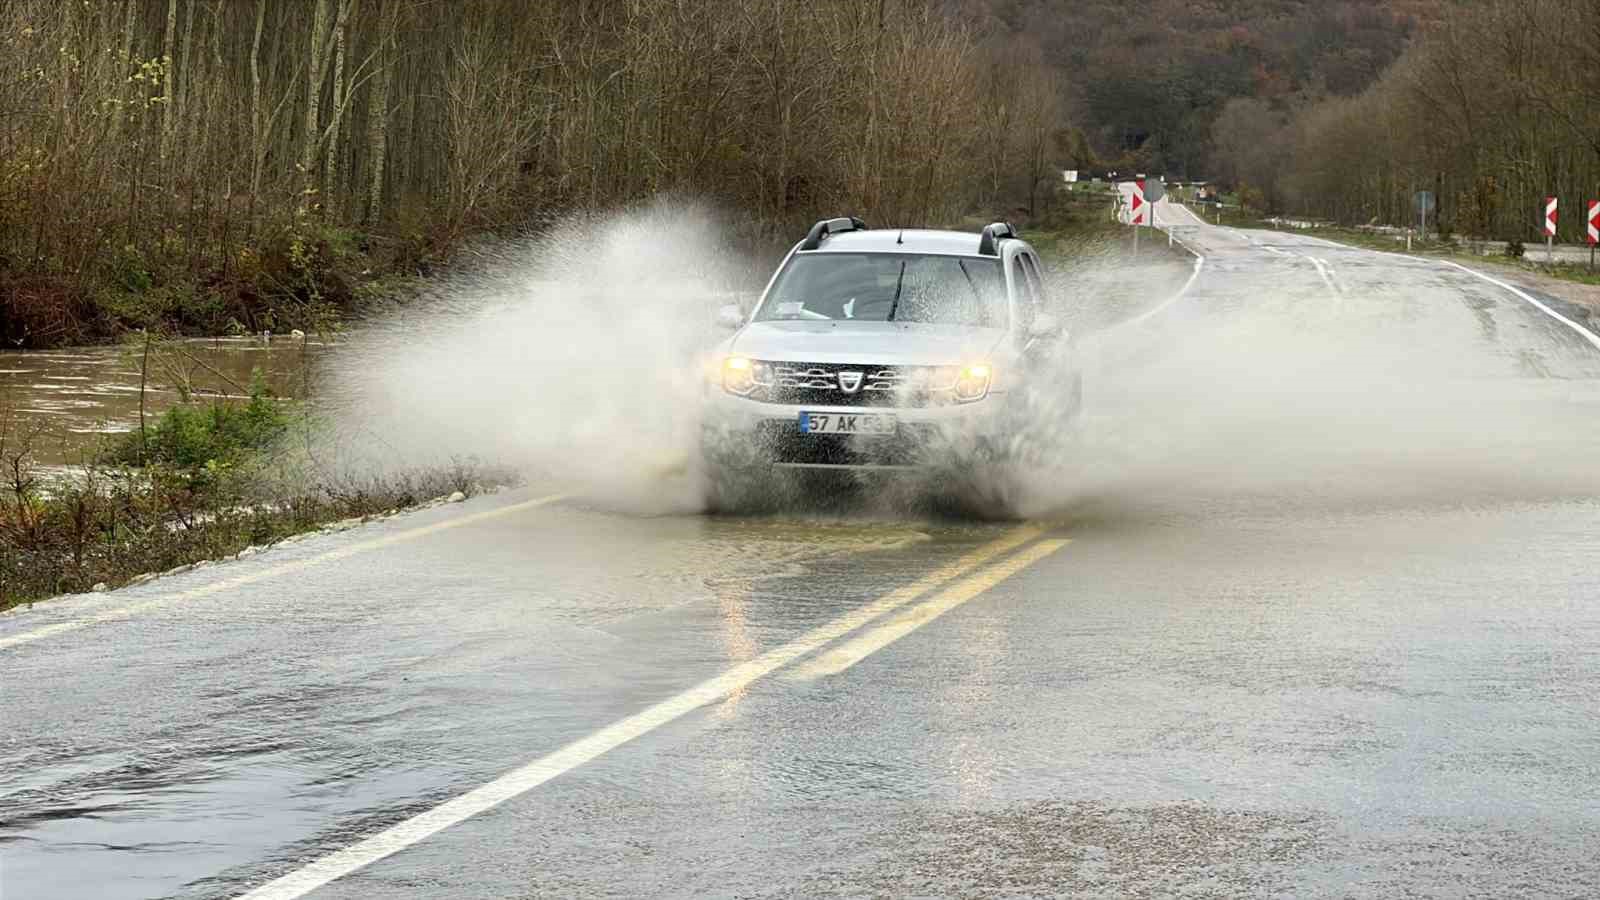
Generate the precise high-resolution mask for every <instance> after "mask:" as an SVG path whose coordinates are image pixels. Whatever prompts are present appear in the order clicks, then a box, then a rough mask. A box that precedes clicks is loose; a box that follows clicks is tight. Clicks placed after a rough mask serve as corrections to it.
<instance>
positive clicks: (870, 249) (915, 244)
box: [801, 228, 978, 256]
mask: <svg viewBox="0 0 1600 900" xmlns="http://www.w3.org/2000/svg"><path fill="white" fill-rule="evenodd" d="M801 252H803V253H942V254H949V255H953V256H977V255H978V235H977V234H976V233H975V232H970V231H936V230H933V229H931V228H905V229H901V228H874V229H869V230H865V231H846V232H842V233H840V234H834V235H830V236H829V237H828V238H827V240H825V241H823V242H822V246H821V247H818V248H817V249H815V250H805V251H801Z"/></svg>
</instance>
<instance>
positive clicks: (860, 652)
mask: <svg viewBox="0 0 1600 900" xmlns="http://www.w3.org/2000/svg"><path fill="white" fill-rule="evenodd" d="M1068 543H1071V542H1070V541H1069V540H1067V539H1065V538H1061V539H1057V540H1049V541H1040V542H1039V543H1037V544H1034V545H1033V546H1032V547H1029V548H1028V549H1026V550H1024V551H1022V552H1021V553H1018V554H1017V555H1016V556H1013V557H1011V558H1010V559H1008V560H1006V561H1004V562H1002V563H999V564H997V565H994V566H991V567H989V568H988V569H985V570H983V571H982V572H978V573H977V574H975V575H972V576H970V577H967V578H964V579H962V580H961V581H959V582H956V583H955V584H953V585H951V586H950V587H948V588H946V589H945V590H943V591H941V592H940V593H938V594H937V595H935V596H934V597H932V598H930V599H928V600H926V601H924V602H922V603H918V604H917V605H916V606H913V607H912V608H910V609H908V610H906V611H905V612H903V613H901V614H900V615H898V616H895V617H894V618H892V619H890V620H889V621H887V622H884V623H883V624H881V625H878V626H876V627H874V628H873V629H872V630H871V631H868V632H866V633H865V634H861V635H857V636H856V637H853V638H851V639H850V640H848V641H845V642H844V643H842V644H839V645H838V646H836V647H833V648H830V649H829V650H827V651H826V652H824V653H822V654H820V655H818V656H816V657H813V658H812V659H810V660H808V661H807V662H806V663H805V664H804V665H801V666H800V667H799V668H797V669H795V670H794V671H793V672H792V673H790V674H789V677H790V678H791V679H792V680H795V681H811V680H814V679H817V678H822V677H825V676H828V675H837V674H839V673H840V672H843V671H844V670H846V669H848V668H850V667H851V666H853V665H855V664H856V663H858V662H860V661H862V660H863V659H866V658H867V657H868V656H870V655H871V654H873V653H876V652H877V651H879V650H882V649H883V648H884V647H887V646H889V645H890V644H892V643H894V642H895V641H898V640H900V639H901V638H903V637H905V636H906V635H908V634H910V633H911V632H913V631H916V630H917V629H918V628H921V627H922V626H924V625H926V624H928V623H929V622H932V621H933V620H934V619H937V618H939V617H940V616H942V615H944V614H945V613H947V612H949V611H950V610H952V609H955V608H956V607H958V606H960V605H961V604H963V603H966V602H967V601H968V600H971V599H972V598H973V597H976V596H978V595H979V594H982V593H984V592H986V591H988V590H989V589H990V588H993V587H994V586H995V585H997V584H999V583H1000V582H1002V581H1005V580H1006V579H1007V578H1010V577H1011V576H1013V575H1015V574H1017V573H1018V572H1020V571H1022V570H1023V569H1026V568H1027V567H1029V566H1031V565H1033V564H1034V563H1036V562H1038V561H1039V560H1041V559H1044V558H1045V557H1046V556H1049V555H1050V554H1052V553H1054V552H1056V551H1057V550H1060V549H1061V548H1062V547H1064V546H1066V545H1067V544H1068Z"/></svg>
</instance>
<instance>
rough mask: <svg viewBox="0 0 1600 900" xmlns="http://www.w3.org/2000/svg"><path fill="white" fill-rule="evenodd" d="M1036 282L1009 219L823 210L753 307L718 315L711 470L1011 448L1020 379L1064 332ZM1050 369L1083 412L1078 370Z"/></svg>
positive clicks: (924, 460)
mask: <svg viewBox="0 0 1600 900" xmlns="http://www.w3.org/2000/svg"><path fill="white" fill-rule="evenodd" d="M1042 289H1043V283H1042V278H1041V272H1040V267H1039V259H1038V256H1037V254H1035V253H1034V250H1033V248H1032V247H1030V246H1028V244H1027V243H1025V242H1024V241H1022V240H1020V239H1018V238H1017V236H1016V232H1015V231H1014V230H1013V229H1012V227H1011V226H1010V225H1008V224H1006V223H1004V222H996V223H995V224H993V225H989V226H987V227H986V228H984V229H983V231H982V233H980V234H972V233H969V232H958V231H929V230H912V229H898V228H894V229H868V228H867V227H866V225H865V224H864V223H863V222H862V221H861V220H860V219H856V218H839V219H827V220H824V221H821V222H818V223H817V224H816V225H814V226H812V228H811V230H810V232H809V233H808V234H807V235H806V237H805V239H804V240H802V241H801V242H800V243H798V244H796V245H795V246H794V248H793V249H791V250H790V251H789V254H788V256H786V257H785V258H784V260H783V264H782V265H780V266H779V267H778V270H777V272H776V273H775V274H774V275H773V276H772V279H771V280H770V281H769V282H768V283H767V287H766V290H765V291H764V292H763V293H762V296H761V299H760V302H758V303H757V304H756V306H755V307H754V309H753V310H751V311H750V313H749V314H748V315H746V314H745V313H744V312H743V311H741V310H740V309H739V307H737V306H728V307H723V308H722V310H721V311H720V313H719V314H718V320H719V322H720V323H721V324H722V325H723V326H724V327H727V328H730V329H732V330H733V334H732V336H730V337H728V338H727V339H726V340H724V341H723V342H721V343H720V344H719V345H718V346H717V348H716V354H715V357H714V360H713V366H714V369H713V370H712V371H711V372H710V373H709V374H710V377H709V378H708V381H707V386H706V395H705V401H706V402H705V409H704V413H705V415H704V419H703V422H704V435H705V440H704V449H705V455H706V459H707V462H708V464H709V467H710V469H711V470H712V474H713V476H714V477H715V476H716V475H718V474H721V473H722V472H723V470H726V469H729V468H743V467H749V466H785V467H800V468H843V469H859V468H909V467H923V466H938V465H940V464H942V463H947V462H952V461H954V462H964V461H967V460H969V459H970V458H971V457H972V456H974V455H977V456H980V457H985V458H992V457H993V456H994V455H996V454H1003V453H1005V450H1006V447H1007V445H1008V442H1009V440H1010V438H1011V435H1012V434H1013V433H1014V432H1015V430H1016V428H1017V427H1018V424H1019V422H1018V419H1019V417H1025V416H1026V415H1027V413H1026V407H1027V406H1028V404H1027V403H1026V402H1022V401H1023V393H1024V390H1023V389H1024V388H1025V387H1027V386H1028V383H1029V382H1030V381H1032V382H1038V381H1040V376H1041V374H1042V373H1043V372H1044V371H1045V369H1046V368H1047V363H1049V362H1050V361H1051V360H1052V358H1054V359H1055V361H1056V362H1059V356H1058V355H1057V354H1054V353H1053V352H1052V351H1051V348H1052V347H1054V346H1056V345H1058V344H1059V343H1060V341H1061V340H1062V338H1063V337H1064V334H1063V332H1062V329H1061V326H1060V323H1059V322H1058V321H1057V319H1056V318H1055V317H1053V316H1051V315H1049V314H1048V313H1046V312H1045V311H1044V310H1043V309H1042V301H1043V296H1042ZM1048 368H1049V369H1050V370H1051V371H1056V370H1055V366H1053V365H1051V366H1048ZM1049 380H1050V381H1052V382H1054V384H1052V385H1051V386H1050V389H1051V390H1052V391H1054V392H1056V393H1058V394H1059V395H1060V398H1061V399H1062V400H1064V401H1065V402H1066V405H1070V406H1071V407H1072V408H1073V409H1075V408H1076V406H1077V399H1078V396H1079V393H1080V391H1081V388H1080V382H1079V379H1078V376H1077V374H1076V371H1075V370H1072V371H1067V370H1061V371H1060V372H1058V373H1057V377H1052V378H1050V379H1049ZM1056 408H1057V409H1061V408H1064V405H1063V404H1060V403H1058V404H1056Z"/></svg>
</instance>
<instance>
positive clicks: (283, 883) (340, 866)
mask: <svg viewBox="0 0 1600 900" xmlns="http://www.w3.org/2000/svg"><path fill="white" fill-rule="evenodd" d="M1043 531H1044V529H1042V528H1040V527H1038V526H1030V525H1024V526H1019V527H1018V528H1015V529H1012V530H1011V531H1009V532H1007V533H1006V534H1005V535H1004V536H1002V537H1000V538H998V539H996V540H994V541H991V542H989V543H988V544H985V545H984V546H982V547H980V548H978V549H977V550H974V551H973V552H971V553H968V554H967V555H965V556H963V557H962V558H961V559H958V560H956V561H955V562H952V563H949V564H947V565H944V566H941V567H940V568H939V569H937V570H935V571H933V572H931V573H929V574H928V575H925V576H923V577H922V578H920V579H918V580H917V581H915V582H913V583H912V584H909V585H906V586H905V587H902V588H898V589H896V590H894V591H891V592H889V593H888V594H886V595H884V596H883V597H880V598H879V599H877V600H875V601H873V602H872V603H869V604H867V605H866V606H863V607H861V608H860V609H857V610H854V611H852V612H849V613H846V614H845V615H843V616H840V617H839V618H837V619H834V620H833V621H832V622H829V623H828V624H826V625H822V626H819V627H817V628H814V629H812V630H810V631H808V632H806V633H805V634H803V635H801V636H800V637H798V638H796V639H794V640H792V641H790V642H788V643H786V644H784V645H783V646H781V647H777V648H776V649H773V650H769V651H767V652H766V653H763V654H761V655H760V656H758V657H756V658H755V659H752V660H748V661H746V662H744V663H741V664H739V665H737V666H735V667H733V668H732V669H729V670H728V671H726V672H724V673H722V674H721V675H717V676H716V677H714V678H710V679H708V680H706V681H703V682H701V683H700V684H698V685H695V686H694V687H692V688H690V689H689V690H687V691H684V692H683V693H681V694H678V695H676V696H674V697H671V698H669V699H667V700H663V701H662V702H660V703H657V704H656V705H654V706H652V707H650V708H649V709H646V710H644V711H643V712H640V713H637V714H635V715H632V716H629V717H627V718H626V719H622V720H620V721H618V722H614V723H612V724H611V725H608V726H606V727H605V728H602V729H600V730H599V731H596V732H594V733H593V734H591V735H589V736H588V737H584V738H580V739H579V740H577V741H574V742H573V743H571V744H568V745H567V746H565V747H562V748H561V749H560V750H557V751H555V752H553V753H550V754H548V755H546V756H542V757H540V758H538V759H536V760H534V761H533V762H531V763H528V764H527V765H525V766H523V767H521V768H519V769H516V770H514V771H512V772H509V773H507V774H505V775H502V776H501V777H499V778H496V779H495V780H494V781H491V782H489V783H488V784H485V785H483V786H482V787H478V788H475V789H473V790H471V791H468V792H467V793H465V794H462V795H460V796H458V797H455V798H454V799H451V800H448V801H446V802H444V803H442V804H440V805H438V806H435V807H433V808H432V809H430V810H428V811H426V812H423V813H421V814H419V815H416V816H413V817H411V818H409V819H406V820H404V821H402V822H400V823H398V824H396V825H392V826H390V827H388V828H386V829H384V830H383V831H380V832H378V833H377V834H374V835H372V836H371V837H369V838H366V839H364V840H361V841H359V842H357V843H355V844H352V845H350V846H348V847H345V848H344V849H342V850H337V851H335V852H333V853H330V854H328V855H327V856H324V857H321V858H320V859H317V860H315V861H314V862H312V863H310V864H308V865H306V866H304V867H302V868H300V869H296V870H295V871H293V872H290V873H289V874H287V875H284V876H282V877H280V878H277V879H275V880H273V881H269V882H267V883H266V884H264V885H262V886H260V887H258V888H256V889H255V890H252V891H250V892H249V893H247V894H244V895H243V896H242V898H241V900H296V898H299V897H304V896H305V895H306V894H309V893H311V892H312V891H314V890H316V889H318V888H320V887H322V886H323V885H325V884H328V883H329V882H332V881H334V880H336V879H338V878H342V877H344V876H345V875H348V874H350V873H351V872H354V871H356V870H358V869H361V868H363V867H365V866H368V865H371V864H372V863H375V862H377V861H378V860H380V859H383V858H384V857H386V856H389V855H391V854H394V853H397V852H399V851H400V850H404V849H405V848H407V847H410V846H412V845H413V844H416V843H418V842H420V841H423V840H425V839H427V838H428V837H430V836H432V835H434V834H437V833H438V832H440V831H443V830H444V829H446V828H449V827H451V826H453V825H458V824H460V823H461V822H464V821H466V820H467V819H469V818H471V817H473V816H476V815H478V814H479V813H482V812H485V811H487V810H490V809H493V808H494V807H496V806H499V805H500V804H502V803H504V802H506V801H507V800H510V799H512V798H514V797H517V796H519V795H521V794H524V793H526V792H528V791H530V790H532V789H533V788H536V787H538V786H539V785H541V784H544V783H545V782H546V781H549V780H550V779H552V778H555V777H557V776H559V775H563V774H565V773H567V772H570V771H572V770H573V769H575V768H577V767H579V766H581V765H583V764H584V763H587V762H590V761H591V760H594V759H596V758H598V757H600V756H603V755H604V754H606V753H608V752H610V751H612V750H614V749H616V748H617V747H620V746H622V745H623V744H626V743H628V742H629V741H631V740H633V739H635V738H637V737H640V736H642V735H644V734H647V733H649V732H651V731H653V730H655V729H657V728H660V727H661V726H663V725H666V724H668V723H670V722H672V721H674V720H675V719H677V718H679V717H681V716H683V715H685V714H686V713H689V712H692V711H694V710H696V709H699V708H700V707H702V706H705V705H707V704H709V703H713V702H715V701H717V700H720V699H722V698H723V697H726V696H728V695H729V694H732V693H734V692H735V691H738V690H741V689H743V688H744V687H746V686H748V685H749V684H750V683H751V682H754V681H756V680H757V679H759V678H761V677H763V676H765V675H767V674H770V673H771V672H772V671H774V670H775V669H778V668H781V667H783V666H785V665H788V664H789V663H791V662H793V661H794V660H796V659H799V658H800V657H802V656H805V655H806V654H808V653H810V652H812V651H814V650H817V649H819V648H821V647H823V646H825V645H827V644H829V643H832V642H833V641H835V640H837V639H839V638H841V637H844V636H845V635H847V634H849V633H850V632H852V631H855V630H856V629H858V628H860V627H862V626H863V625H866V624H867V623H869V622H871V621H873V620H874V619H877V618H878V617H880V616H883V615H885V614H887V613H890V612H893V611H894V610H896V609H898V608H900V607H902V606H905V605H906V604H908V603H910V602H912V601H913V600H916V599H917V598H918V597H920V596H922V595H923V594H926V593H928V592H929V591H932V590H934V589H936V588H938V587H940V586H941V585H943V584H944V583H945V582H946V581H950V580H952V579H954V578H956V577H958V576H961V575H964V574H966V573H967V572H968V571H970V570H971V569H973V568H975V567H976V566H978V565H980V564H982V563H983V562H985V561H986V560H988V559H990V558H993V557H994V556H997V555H1000V554H1003V553H1007V552H1009V551H1011V550H1014V549H1016V548H1017V547H1020V546H1022V545H1023V544H1026V543H1028V542H1029V541H1032V540H1033V539H1034V538H1036V537H1038V536H1039V535H1040V534H1042V533H1043ZM1059 543H1063V542H1056V541H1046V542H1041V544H1040V545H1039V546H1045V545H1046V544H1049V545H1052V546H1051V549H1052V550H1054V549H1055V548H1056V547H1058V546H1059ZM1024 555H1027V556H1029V558H1030V561H1031V560H1033V559H1035V558H1037V557H1042V554H1038V555H1037V556H1036V555H1035V554H1032V553H1028V554H1019V555H1018V557H1017V558H1021V557H1022V556H1024ZM1010 565H1011V562H1010V561H1008V562H1007V563H1005V564H1004V565H1003V566H1002V567H1009V566H1010ZM1018 568H1020V567H1018ZM965 583H966V582H963V584H965ZM941 596H942V595H941Z"/></svg>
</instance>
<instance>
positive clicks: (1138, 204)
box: [1129, 180, 1149, 258]
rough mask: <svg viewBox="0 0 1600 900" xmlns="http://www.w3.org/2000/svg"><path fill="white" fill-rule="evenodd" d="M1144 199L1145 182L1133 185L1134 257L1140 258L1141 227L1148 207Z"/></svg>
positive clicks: (1136, 182) (1131, 206) (1131, 207)
mask: <svg viewBox="0 0 1600 900" xmlns="http://www.w3.org/2000/svg"><path fill="white" fill-rule="evenodd" d="M1148 205H1149V204H1147V203H1146V202H1145V199H1144V181H1142V180H1140V181H1135V182H1134V183H1133V200H1132V201H1131V203H1130V205H1129V209H1130V211H1131V212H1132V220H1133V255H1134V257H1135V258H1137V257H1138V256H1139V226H1141V225H1143V224H1144V220H1145V207H1146V206H1148Z"/></svg>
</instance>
